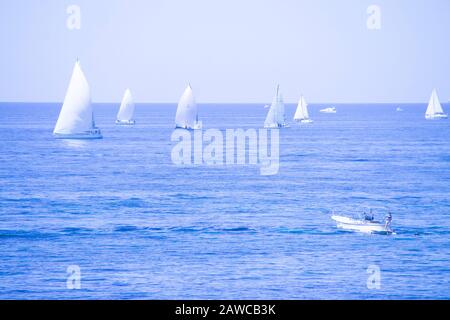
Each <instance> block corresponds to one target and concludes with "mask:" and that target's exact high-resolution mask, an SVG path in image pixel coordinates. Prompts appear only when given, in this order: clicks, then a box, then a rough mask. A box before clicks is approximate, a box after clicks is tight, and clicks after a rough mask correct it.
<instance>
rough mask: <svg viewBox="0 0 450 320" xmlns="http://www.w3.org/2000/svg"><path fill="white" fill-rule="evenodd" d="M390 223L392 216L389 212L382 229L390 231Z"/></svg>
mask: <svg viewBox="0 0 450 320" xmlns="http://www.w3.org/2000/svg"><path fill="white" fill-rule="evenodd" d="M391 222H392V214H391V213H390V212H388V215H387V216H386V224H385V225H384V227H385V228H386V229H390V228H391Z"/></svg>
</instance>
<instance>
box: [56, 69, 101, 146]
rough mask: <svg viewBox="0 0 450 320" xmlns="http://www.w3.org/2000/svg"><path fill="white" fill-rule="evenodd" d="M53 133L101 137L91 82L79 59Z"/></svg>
mask: <svg viewBox="0 0 450 320" xmlns="http://www.w3.org/2000/svg"><path fill="white" fill-rule="evenodd" d="M53 135H54V137H55V138H57V139H101V138H102V134H101V131H100V129H99V128H97V127H96V126H95V122H94V113H93V109H92V103H91V93H90V89H89V84H88V82H87V80H86V78H85V76H84V74H83V71H82V70H81V67H80V63H79V62H78V61H77V62H76V63H75V67H74V69H73V73H72V78H71V80H70V83H69V88H68V89H67V93H66V97H65V99H64V103H63V106H62V108H61V111H60V113H59V117H58V121H57V122H56V125H55V129H54V130H53Z"/></svg>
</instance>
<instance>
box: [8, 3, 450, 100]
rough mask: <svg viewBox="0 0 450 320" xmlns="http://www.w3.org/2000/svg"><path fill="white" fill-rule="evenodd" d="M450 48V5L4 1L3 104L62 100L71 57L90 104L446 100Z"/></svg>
mask: <svg viewBox="0 0 450 320" xmlns="http://www.w3.org/2000/svg"><path fill="white" fill-rule="evenodd" d="M73 5H75V6H77V8H79V10H80V11H79V12H80V15H79V16H76V15H74V12H73V11H70V12H69V13H68V11H67V10H68V8H69V7H70V6H73ZM371 5H377V6H378V8H379V9H380V11H379V12H380V15H373V11H371V12H369V13H368V11H367V10H368V8H369V6H371ZM74 17H75V18H77V17H79V19H75V20H73V19H74ZM374 19H375V20H374ZM368 20H369V22H370V23H369V27H371V28H369V27H368ZM74 21H77V22H78V21H79V26H80V28H79V29H77V28H74V26H76V25H77V24H76V23H75V24H74ZM373 21H376V23H375V24H374V23H373ZM68 24H69V26H70V27H71V28H69V27H68ZM375 25H376V26H379V28H375V29H373V27H374V26H375ZM449 38H450V1H449V0H369V1H367V0H339V1H336V0H189V1H187V0H95V1H92V0H70V1H66V0H39V1H37V0H1V1H0V43H1V50H0V101H3V102H16V101H18V102H61V101H63V99H64V96H65V93H66V90H67V86H68V83H69V80H70V76H71V73H72V70H73V66H74V63H75V61H76V59H77V58H78V59H79V60H80V63H81V66H82V69H83V71H84V73H85V75H86V77H87V79H88V82H89V84H90V87H91V93H92V99H93V101H94V102H117V101H120V99H121V98H122V95H123V93H124V91H125V89H126V88H130V89H131V91H132V93H133V96H134V99H135V100H136V101H137V102H155V103H156V102H176V101H178V99H179V97H180V96H181V94H182V92H183V90H184V88H185V87H186V85H187V84H188V83H190V84H191V85H192V87H193V90H194V93H195V95H196V99H197V101H198V102H200V103H208V102H217V103H229V102H249V103H260V102H270V101H271V100H272V97H273V95H274V93H275V87H276V84H278V83H279V84H280V86H281V90H282V92H283V95H284V97H285V100H286V101H287V102H295V101H297V100H298V99H299V96H300V95H301V94H304V95H305V97H306V99H307V100H308V101H309V102H316V103H319V102H335V103H345V102H347V103H350V102H354V103H357V102H427V101H428V99H429V97H430V94H431V91H432V89H433V88H436V89H437V90H438V94H439V96H440V99H441V101H443V102H446V101H448V100H449V99H450V81H449V77H450V39H449Z"/></svg>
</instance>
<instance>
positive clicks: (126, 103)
mask: <svg viewBox="0 0 450 320" xmlns="http://www.w3.org/2000/svg"><path fill="white" fill-rule="evenodd" d="M133 115H134V102H133V97H132V96H131V91H130V89H127V90H126V91H125V94H124V96H123V99H122V103H121V105H120V109H119V112H118V113H117V122H118V123H134V120H133Z"/></svg>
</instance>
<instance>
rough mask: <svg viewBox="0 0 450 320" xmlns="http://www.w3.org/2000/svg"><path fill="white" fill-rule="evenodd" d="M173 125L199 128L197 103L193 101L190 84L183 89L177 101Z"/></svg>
mask: <svg viewBox="0 0 450 320" xmlns="http://www.w3.org/2000/svg"><path fill="white" fill-rule="evenodd" d="M175 126H176V127H177V128H184V129H199V128H200V126H201V124H200V123H199V121H198V110H197V104H196V103H195V98H194V94H193V92H192V88H191V86H190V85H188V87H187V88H186V90H184V93H183V95H182V96H181V98H180V101H179V102H178V108H177V113H176V115H175Z"/></svg>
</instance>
